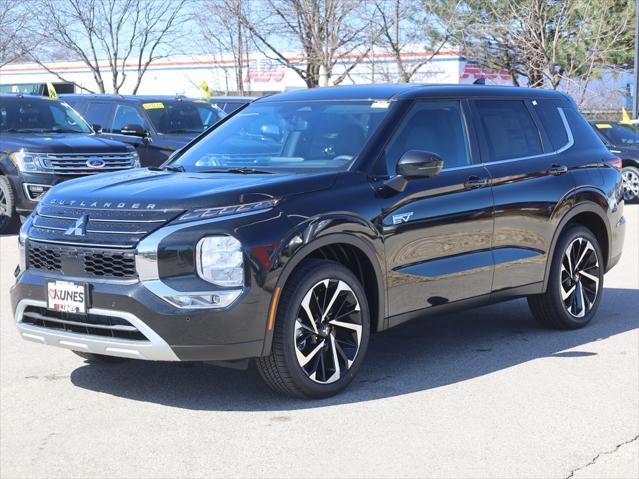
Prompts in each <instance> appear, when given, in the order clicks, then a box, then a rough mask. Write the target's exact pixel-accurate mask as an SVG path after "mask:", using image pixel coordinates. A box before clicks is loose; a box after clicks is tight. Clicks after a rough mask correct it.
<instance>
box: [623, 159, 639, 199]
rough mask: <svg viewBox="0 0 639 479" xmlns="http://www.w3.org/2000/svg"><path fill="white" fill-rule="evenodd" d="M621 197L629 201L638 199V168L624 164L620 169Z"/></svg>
mask: <svg viewBox="0 0 639 479" xmlns="http://www.w3.org/2000/svg"><path fill="white" fill-rule="evenodd" d="M621 177H622V178H623V199H624V200H625V201H626V202H628V203H630V202H631V201H637V200H639V168H635V167H634V166H626V167H624V168H623V169H622V170H621Z"/></svg>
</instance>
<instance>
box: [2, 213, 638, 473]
mask: <svg viewBox="0 0 639 479" xmlns="http://www.w3.org/2000/svg"><path fill="white" fill-rule="evenodd" d="M626 218H627V220H628V229H627V235H626V246H625V252H624V256H623V258H622V260H621V263H620V264H619V265H618V266H617V267H616V268H615V269H614V270H613V271H611V272H610V273H609V274H608V275H607V276H606V279H605V292H604V297H603V302H602V305H601V308H600V310H599V313H598V316H597V318H596V320H595V321H594V322H593V323H592V324H591V325H590V326H589V327H587V328H585V329H582V330H579V331H570V332H554V331H546V330H543V329H541V328H539V327H538V326H537V325H536V324H535V322H534V321H533V319H532V316H531V315H530V313H529V312H528V308H527V305H526V302H525V301H524V300H518V301H513V302H509V303H503V304H500V305H495V306H489V307H484V308H480V309H476V310H472V311H468V312H465V313H460V314H455V315H453V316H449V317H444V318H433V319H426V320H424V321H421V322H420V321H417V322H413V323H410V324H406V325H404V326H400V327H399V328H396V329H394V330H391V331H388V332H386V333H383V334H380V335H377V336H374V337H373V340H372V345H371V347H370V349H369V352H368V357H367V361H366V364H365V365H364V368H363V370H362V372H361V374H360V376H359V377H358V378H357V379H356V380H355V382H354V383H353V384H352V385H351V387H350V389H349V390H348V391H347V392H346V393H345V394H342V395H341V396H338V397H335V398H332V399H329V400H324V401H315V402H304V401H297V400H289V399H286V398H281V397H279V396H275V395H273V394H272V393H271V392H270V391H269V390H268V389H267V388H266V386H264V385H263V384H262V382H261V381H260V378H259V376H258V374H257V372H256V371H255V369H254V368H250V369H249V370H248V371H236V370H227V369H221V368H217V367H215V366H209V365H204V364H164V363H146V362H137V361H125V362H121V363H117V364H104V365H98V364H88V363H85V362H84V361H83V360H82V359H81V358H79V357H77V356H75V355H73V354H72V353H70V352H69V351H66V350H62V349H55V348H50V347H45V346H40V345H37V344H34V343H27V342H24V341H22V340H21V339H19V337H18V334H17V332H16V330H15V328H14V326H13V318H12V314H11V311H10V304H9V295H8V290H9V287H10V286H11V284H12V283H13V275H12V273H13V270H14V268H15V264H16V262H17V259H16V258H17V248H16V237H15V236H4V237H0V250H1V253H0V345H1V351H0V361H1V364H0V371H1V378H0V381H1V383H0V384H1V390H0V399H1V402H0V407H1V421H0V426H1V427H0V442H1V444H0V475H1V476H2V477H3V478H4V477H6V478H14V477H47V478H51V477H61V478H62V477H64V478H68V477H122V478H124V477H126V478H130V477H149V478H151V477H153V478H155V477H158V478H159V477H205V476H206V477H284V476H294V477H299V476H306V477H438V478H487V477H495V478H497V477H498V478H512V477H526V478H546V477H547V478H569V477H573V478H586V477H592V478H606V477H610V478H631V477H635V478H636V477H639V246H638V245H639V205H634V206H626Z"/></svg>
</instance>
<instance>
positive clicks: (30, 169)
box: [0, 94, 140, 233]
mask: <svg viewBox="0 0 639 479" xmlns="http://www.w3.org/2000/svg"><path fill="white" fill-rule="evenodd" d="M138 166H140V164H139V159H138V155H137V153H136V152H135V150H134V149H133V148H131V147H130V146H127V145H125V144H123V143H120V142H117V141H112V140H109V139H107V138H105V137H101V136H98V135H95V134H94V132H93V130H92V129H91V127H90V126H89V125H87V124H86V123H85V122H84V120H83V119H82V118H81V117H80V116H79V115H78V114H77V113H76V112H75V111H73V109H71V108H70V107H69V106H68V105H66V104H65V103H63V102H61V101H54V100H49V99H48V98H44V97H41V96H30V95H10V94H0V233H2V232H3V231H5V230H6V229H7V228H8V227H9V226H10V225H11V224H12V223H13V222H14V221H15V220H16V217H17V216H26V215H28V214H29V213H30V212H31V211H32V210H33V209H34V208H35V207H36V205H37V204H38V200H39V199H40V198H41V196H42V195H43V194H44V193H46V192H47V191H48V190H49V188H51V186H52V185H55V184H57V183H60V182H61V181H64V180H67V179H69V178H75V177H78V176H84V175H90V174H95V173H100V172H105V171H114V170H124V169H129V168H135V167H138Z"/></svg>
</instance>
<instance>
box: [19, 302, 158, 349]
mask: <svg viewBox="0 0 639 479" xmlns="http://www.w3.org/2000/svg"><path fill="white" fill-rule="evenodd" d="M22 322H23V323H25V324H30V325H32V326H38V327H40V328H47V329H57V330H61V331H66V332H69V333H79V334H90V335H92V336H107V337H111V338H118V339H130V340H134V341H148V339H147V337H146V336H144V334H142V333H141V332H140V331H139V330H138V329H137V328H136V327H135V326H133V325H132V324H131V323H129V322H128V321H127V320H125V319H122V318H115V317H113V316H102V315H98V314H76V313H65V312H61V311H53V310H50V309H46V308H41V307H37V306H28V307H27V308H26V309H25V311H24V313H23V316H22Z"/></svg>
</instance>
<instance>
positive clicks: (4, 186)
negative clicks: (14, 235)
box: [0, 176, 15, 233]
mask: <svg viewBox="0 0 639 479" xmlns="http://www.w3.org/2000/svg"><path fill="white" fill-rule="evenodd" d="M14 207H15V196H14V194H13V189H12V188H11V183H9V180H8V179H7V177H6V176H0V233H6V232H7V231H8V230H9V228H10V227H11V225H12V224H13V219H14V218H13V210H14Z"/></svg>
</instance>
